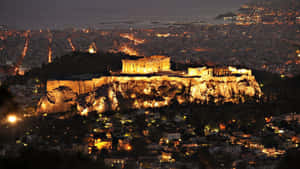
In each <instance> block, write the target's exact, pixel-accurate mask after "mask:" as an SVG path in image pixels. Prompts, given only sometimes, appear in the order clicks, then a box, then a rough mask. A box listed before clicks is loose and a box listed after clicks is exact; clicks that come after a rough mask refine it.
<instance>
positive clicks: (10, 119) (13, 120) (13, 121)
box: [7, 115, 18, 124]
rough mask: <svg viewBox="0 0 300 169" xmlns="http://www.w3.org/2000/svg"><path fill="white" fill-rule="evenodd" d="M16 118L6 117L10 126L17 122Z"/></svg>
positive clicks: (14, 116) (13, 116)
mask: <svg viewBox="0 0 300 169" xmlns="http://www.w3.org/2000/svg"><path fill="white" fill-rule="evenodd" d="M17 120H18V119H17V116H16V115H9V116H7V121H8V122H9V123H11V124H15V123H16V122H17Z"/></svg>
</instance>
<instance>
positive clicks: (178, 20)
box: [8, 8, 237, 29]
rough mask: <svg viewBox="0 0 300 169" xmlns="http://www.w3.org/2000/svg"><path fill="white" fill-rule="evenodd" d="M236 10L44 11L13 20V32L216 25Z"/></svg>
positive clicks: (97, 9)
mask: <svg viewBox="0 0 300 169" xmlns="http://www.w3.org/2000/svg"><path fill="white" fill-rule="evenodd" d="M236 10H237V9H236V8H222V9H220V8H218V9H215V8H178V9H162V8H153V9H144V8H143V9H107V8H105V9H101V8H100V9H99V8H82V9H81V8H78V9H74V10H69V11H63V12H53V11H48V12H44V13H42V14H41V15H33V16H30V15H28V16H25V17H24V18H22V19H16V21H15V22H14V24H13V25H12V24H9V25H8V27H9V28H14V29H47V28H48V29H66V28H93V29H128V28H157V27H168V26H172V25H173V26H176V25H177V26H178V25H184V24H190V23H193V24H220V23H223V21H222V20H221V21H220V20H215V19H214V18H215V17H216V16H217V15H219V14H222V13H225V12H229V11H236Z"/></svg>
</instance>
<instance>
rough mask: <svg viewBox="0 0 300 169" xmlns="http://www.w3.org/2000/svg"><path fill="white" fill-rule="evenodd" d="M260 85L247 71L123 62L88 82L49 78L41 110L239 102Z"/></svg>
mask: <svg viewBox="0 0 300 169" xmlns="http://www.w3.org/2000/svg"><path fill="white" fill-rule="evenodd" d="M261 95H262V92H261V89H260V87H259V85H258V83H257V81H256V80H255V77H254V76H253V75H252V72H251V70H247V69H237V68H235V67H231V66H229V67H222V68H208V67H197V68H188V70H187V71H173V70H171V64H170V58H169V57H166V56H151V57H143V58H138V57H137V58H132V59H123V60H122V70H121V72H111V76H103V77H100V78H93V79H90V80H75V81H74V80H49V81H47V96H44V97H43V98H42V99H41V100H40V103H39V107H38V111H39V112H47V113H50V112H63V111H68V110H70V109H71V106H74V105H75V106H76V108H77V110H78V111H80V112H81V113H82V114H86V113H88V112H90V111H97V112H104V111H109V110H119V109H123V108H133V109H134V108H154V107H162V106H168V105H170V104H172V103H178V104H183V103H199V104H207V103H215V104H222V103H226V102H231V103H242V102H244V101H245V100H246V99H247V98H255V99H259V98H260V97H261Z"/></svg>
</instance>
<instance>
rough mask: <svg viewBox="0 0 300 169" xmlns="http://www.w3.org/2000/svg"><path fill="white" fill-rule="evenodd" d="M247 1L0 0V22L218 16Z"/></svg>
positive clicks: (9, 23)
mask: <svg viewBox="0 0 300 169" xmlns="http://www.w3.org/2000/svg"><path fill="white" fill-rule="evenodd" d="M245 2H246V0H148V1H145V0H0V24H8V25H10V26H24V25H26V26H28V25H29V26H30V25H38V24H53V23H56V24H61V23H68V24H73V23H76V22H82V23H84V21H85V22H88V23H91V22H93V21H95V22H97V21H99V20H101V18H102V17H129V16H195V15H200V16H201V15H217V13H218V12H224V11H228V10H231V9H235V8H238V7H239V6H240V5H241V4H243V3H245Z"/></svg>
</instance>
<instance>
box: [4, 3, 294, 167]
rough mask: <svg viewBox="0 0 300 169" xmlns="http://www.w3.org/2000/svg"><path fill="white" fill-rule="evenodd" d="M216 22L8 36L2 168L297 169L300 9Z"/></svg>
mask: <svg viewBox="0 0 300 169" xmlns="http://www.w3.org/2000/svg"><path fill="white" fill-rule="evenodd" d="M215 16H216V17H215V18H214V20H215V21H216V22H217V23H209V22H204V21H201V20H197V21H186V22H182V21H176V22H167V23H163V22H162V21H161V22H160V21H153V22H151V26H149V25H144V26H143V27H135V23H134V22H129V21H128V23H127V22H126V24H128V28H113V29H107V28H105V29H104V28H101V27H95V26H86V27H76V26H70V25H68V26H66V27H64V28H60V29H53V28H48V29H45V28H32V29H13V28H11V27H10V26H9V25H6V24H3V25H0V168H1V169H2V168H3V169H14V168H24V169H40V168H43V169H48V168H49V169H70V168H74V169H84V168H91V169H93V168H95V169H96V168H97V169H101V168H103V169H108V168H126V169H146V168H149V169H156V168H157V169H160V168H170V169H171V168H172V169H183V168H188V169H190V168H191V169H296V168H297V167H298V166H297V160H298V159H299V156H300V148H299V144H300V106H299V101H300V100H299V98H300V97H299V96H300V88H299V85H300V78H299V77H300V41H299V40H298V39H299V36H300V1H298V0H252V1H249V2H247V3H244V4H242V5H241V6H240V8H239V9H237V10H236V11H228V12H227V13H223V14H222V13H216V14H215ZM0 24H1V22H0ZM114 24H119V23H114ZM122 24H124V23H122Z"/></svg>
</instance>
